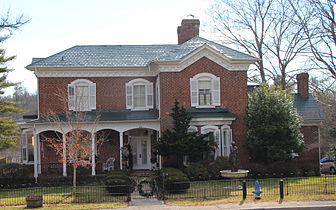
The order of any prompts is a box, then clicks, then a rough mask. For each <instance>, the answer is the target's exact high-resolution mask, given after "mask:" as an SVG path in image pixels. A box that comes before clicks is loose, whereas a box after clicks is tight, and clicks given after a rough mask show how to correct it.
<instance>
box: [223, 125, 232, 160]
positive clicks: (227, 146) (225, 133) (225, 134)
mask: <svg viewBox="0 0 336 210" xmlns="http://www.w3.org/2000/svg"><path fill="white" fill-rule="evenodd" d="M228 131H229V130H227V129H223V131H222V136H223V146H222V149H223V156H224V157H229V155H230V146H231V145H230V140H229V132H228Z"/></svg>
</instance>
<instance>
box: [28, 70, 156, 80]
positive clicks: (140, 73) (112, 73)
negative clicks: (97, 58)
mask: <svg viewBox="0 0 336 210" xmlns="http://www.w3.org/2000/svg"><path fill="white" fill-rule="evenodd" d="M34 73H35V75H36V77H38V78H39V77H151V76H156V75H157V72H153V71H148V68H144V69H142V68H141V69H139V70H134V69H133V70H118V71H116V70H113V69H110V70H105V69H104V70H101V69H81V70H80V69H79V70H77V69H76V70H73V69H69V68H68V69H58V70H47V71H41V70H37V71H35V72H34Z"/></svg>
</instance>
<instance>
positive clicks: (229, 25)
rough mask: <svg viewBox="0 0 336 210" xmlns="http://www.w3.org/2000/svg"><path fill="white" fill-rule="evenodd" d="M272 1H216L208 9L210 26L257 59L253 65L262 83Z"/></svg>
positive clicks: (264, 77) (264, 80) (264, 79)
mask: <svg viewBox="0 0 336 210" xmlns="http://www.w3.org/2000/svg"><path fill="white" fill-rule="evenodd" d="M272 2H273V0H253V1H242V0H238V1H231V0H217V1H216V3H215V4H214V5H213V6H212V8H211V10H210V16H211V18H212V21H213V27H214V28H215V30H216V31H217V32H219V33H220V34H221V35H222V36H223V37H224V39H225V40H226V41H228V42H229V44H234V45H236V46H237V47H238V48H240V49H243V50H244V51H245V52H247V53H248V54H250V55H253V56H255V57H257V58H259V61H257V63H256V68H257V71H258V72H259V74H260V77H261V81H262V82H263V83H265V82H266V76H265V66H264V61H265V59H264V56H265V53H266V52H267V48H266V46H265V41H266V37H267V36H268V33H269V31H270V27H271V24H272V23H271V22H270V19H269V18H268V17H269V16H270V13H271V10H272Z"/></svg>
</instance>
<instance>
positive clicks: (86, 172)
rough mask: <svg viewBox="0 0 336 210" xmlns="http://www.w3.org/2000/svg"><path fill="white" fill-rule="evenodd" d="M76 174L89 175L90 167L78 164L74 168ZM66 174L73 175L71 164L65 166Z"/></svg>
mask: <svg viewBox="0 0 336 210" xmlns="http://www.w3.org/2000/svg"><path fill="white" fill-rule="evenodd" d="M76 174H77V177H79V176H89V175H91V168H89V167H83V166H78V167H77V169H76ZM67 175H68V176H73V167H72V165H70V166H67Z"/></svg>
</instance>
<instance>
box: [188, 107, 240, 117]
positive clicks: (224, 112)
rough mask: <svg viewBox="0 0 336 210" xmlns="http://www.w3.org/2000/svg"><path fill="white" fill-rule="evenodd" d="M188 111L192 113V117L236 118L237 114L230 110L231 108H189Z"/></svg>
mask: <svg viewBox="0 0 336 210" xmlns="http://www.w3.org/2000/svg"><path fill="white" fill-rule="evenodd" d="M186 111H187V113H189V114H190V115H191V117H192V118H216V117H224V118H235V117H236V115H235V114H233V113H232V112H230V110H229V109H226V108H225V109H215V108H213V109H211V108H210V109H187V110H186Z"/></svg>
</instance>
